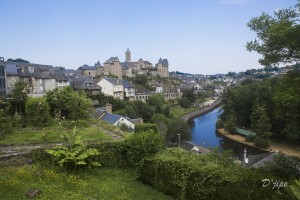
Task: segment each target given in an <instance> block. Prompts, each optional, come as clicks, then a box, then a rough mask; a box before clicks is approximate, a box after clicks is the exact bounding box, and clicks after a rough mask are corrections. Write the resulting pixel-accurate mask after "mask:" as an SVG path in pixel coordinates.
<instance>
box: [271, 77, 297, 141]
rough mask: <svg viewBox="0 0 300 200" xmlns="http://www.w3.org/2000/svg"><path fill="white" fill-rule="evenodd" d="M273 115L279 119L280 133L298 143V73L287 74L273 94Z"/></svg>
mask: <svg viewBox="0 0 300 200" xmlns="http://www.w3.org/2000/svg"><path fill="white" fill-rule="evenodd" d="M273 101H274V103H275V109H274V114H275V116H276V119H281V120H279V121H281V123H283V127H282V130H281V133H282V134H283V135H285V136H287V137H288V138H289V139H291V140H293V141H296V142H300V124H299V121H300V71H290V72H288V73H287V74H286V75H285V76H284V77H283V78H282V79H281V80H280V82H279V85H278V87H276V90H275V92H274V93H273Z"/></svg>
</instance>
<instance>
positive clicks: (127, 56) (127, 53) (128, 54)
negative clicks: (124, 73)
mask: <svg viewBox="0 0 300 200" xmlns="http://www.w3.org/2000/svg"><path fill="white" fill-rule="evenodd" d="M125 58H126V61H127V62H131V52H130V50H129V48H127V51H126V52H125Z"/></svg>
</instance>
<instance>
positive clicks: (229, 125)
mask: <svg viewBox="0 0 300 200" xmlns="http://www.w3.org/2000/svg"><path fill="white" fill-rule="evenodd" d="M224 129H225V130H226V131H228V132H229V133H232V134H234V133H236V131H235V129H236V125H235V120H234V118H233V117H229V118H228V119H227V120H226V121H225V123H224Z"/></svg>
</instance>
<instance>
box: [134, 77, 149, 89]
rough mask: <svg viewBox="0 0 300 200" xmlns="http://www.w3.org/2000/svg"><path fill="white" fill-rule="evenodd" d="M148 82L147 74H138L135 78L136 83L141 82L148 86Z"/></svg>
mask: <svg viewBox="0 0 300 200" xmlns="http://www.w3.org/2000/svg"><path fill="white" fill-rule="evenodd" d="M147 82H148V78H147V75H145V74H138V75H136V76H135V77H134V79H133V83H134V84H140V85H143V86H144V87H146V85H147Z"/></svg>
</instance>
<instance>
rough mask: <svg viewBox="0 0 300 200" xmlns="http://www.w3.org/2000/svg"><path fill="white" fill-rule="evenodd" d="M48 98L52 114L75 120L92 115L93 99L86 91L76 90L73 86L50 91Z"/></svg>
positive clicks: (47, 94)
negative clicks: (79, 91) (89, 97)
mask: <svg viewBox="0 0 300 200" xmlns="http://www.w3.org/2000/svg"><path fill="white" fill-rule="evenodd" d="M46 98H47V102H48V104H49V106H50V113H51V115H52V116H56V115H58V116H59V117H66V118H68V119H75V120H77V119H86V118H89V116H90V111H91V108H92V107H91V105H92V103H91V100H90V99H88V98H87V97H86V95H85V93H78V92H75V91H74V90H73V89H72V88H71V87H65V88H64V89H63V90H59V89H58V88H55V89H54V90H52V91H48V92H47V93H46Z"/></svg>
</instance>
